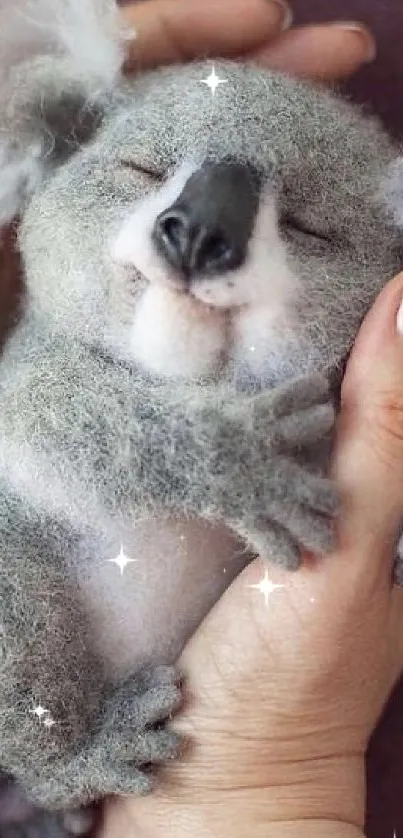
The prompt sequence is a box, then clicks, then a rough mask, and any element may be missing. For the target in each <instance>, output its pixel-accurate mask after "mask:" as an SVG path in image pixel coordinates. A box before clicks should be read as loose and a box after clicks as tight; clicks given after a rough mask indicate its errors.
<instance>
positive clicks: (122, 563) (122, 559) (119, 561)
mask: <svg viewBox="0 0 403 838" xmlns="http://www.w3.org/2000/svg"><path fill="white" fill-rule="evenodd" d="M107 561H108V562H112V564H116V565H117V566H118V568H119V569H120V575H121V576H123V571H124V569H125V567H126V565H128V564H130V562H135V561H136V559H129V558H128V557H127V556H126V554H125V552H124V550H123V545H122V544H121V545H120V552H119V555H118V556H116V558H115V559H107Z"/></svg>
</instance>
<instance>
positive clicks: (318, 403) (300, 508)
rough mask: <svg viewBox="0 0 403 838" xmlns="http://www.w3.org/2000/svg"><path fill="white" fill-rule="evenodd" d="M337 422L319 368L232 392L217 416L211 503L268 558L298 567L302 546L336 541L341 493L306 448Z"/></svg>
mask: <svg viewBox="0 0 403 838" xmlns="http://www.w3.org/2000/svg"><path fill="white" fill-rule="evenodd" d="M334 422H335V410H334V406H333V404H332V402H331V399H330V396H329V391H328V385H327V382H326V380H325V379H324V378H322V376H319V375H315V376H308V377H306V378H303V379H300V380H297V381H294V382H291V383H290V384H287V385H285V386H283V387H279V388H276V389H274V390H269V391H265V392H263V393H260V394H258V395H255V396H252V397H251V396H249V397H242V398H241V399H238V400H235V399H234V400H233V401H230V402H229V403H228V404H227V405H226V407H225V409H224V411H223V415H222V416H221V417H220V423H218V422H217V420H216V426H215V440H214V441H215V444H216V446H217V452H218V453H217V458H216V463H215V464H214V473H213V475H212V477H211V481H210V485H211V487H212V489H211V493H213V494H214V496H215V498H214V500H215V504H216V507H217V508H219V509H221V514H222V518H223V519H224V520H225V521H227V523H230V525H231V526H232V527H233V528H234V529H235V530H236V532H237V533H238V534H239V535H241V536H242V537H244V538H246V539H247V541H248V544H249V545H250V546H251V547H252V549H254V550H255V551H256V552H258V553H259V554H260V555H261V556H262V557H264V558H268V559H269V560H270V561H277V562H280V563H282V564H283V565H285V566H286V567H290V568H293V567H297V566H298V564H299V550H300V548H303V549H305V550H309V551H312V552H315V553H324V552H327V551H328V550H329V549H331V547H332V545H333V526H332V519H333V518H334V517H335V516H336V514H337V512H338V510H339V498H338V493H337V491H336V488H335V486H334V484H333V483H332V481H331V480H330V479H329V478H328V477H326V476H325V475H324V474H321V473H320V472H318V467H317V463H315V464H314V465H315V467H313V464H312V463H310V461H309V452H310V449H312V447H313V446H314V445H316V444H318V443H320V442H321V441H323V440H324V439H326V438H329V435H330V434H331V432H332V430H333V427H334ZM230 446H231V451H230V450H229V447H230ZM324 465H325V464H324ZM276 556H277V558H276Z"/></svg>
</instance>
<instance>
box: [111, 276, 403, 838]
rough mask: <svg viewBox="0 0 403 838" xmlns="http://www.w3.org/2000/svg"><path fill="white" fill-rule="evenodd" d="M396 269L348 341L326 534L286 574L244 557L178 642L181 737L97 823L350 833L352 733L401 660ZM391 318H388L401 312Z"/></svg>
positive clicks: (357, 761) (362, 728)
mask: <svg viewBox="0 0 403 838" xmlns="http://www.w3.org/2000/svg"><path fill="white" fill-rule="evenodd" d="M402 296H403V274H401V275H400V276H399V277H397V278H396V279H395V280H393V281H392V282H391V283H389V285H388V286H387V287H386V289H385V290H384V291H383V292H382V294H381V295H380V297H379V299H378V301H377V303H376V304H375V306H374V308H373V310H372V311H371V312H370V314H369V316H368V318H367V319H366V321H365V323H364V325H363V327H362V329H361V331H360V334H359V336H358V339H357V342H356V345H355V348H354V351H353V354H352V356H351V359H350V362H349V366H348V369H347V373H346V377H345V380H344V385H343V392H342V409H341V414H340V421H339V423H338V427H339V431H338V442H337V446H336V453H335V460H334V471H335V478H336V480H337V482H338V484H339V486H340V489H341V493H342V499H343V509H342V514H341V518H340V523H339V530H338V543H339V545H340V546H339V549H338V550H337V553H336V554H334V555H332V556H327V557H325V558H324V559H320V560H315V559H314V558H313V557H306V558H305V561H304V564H303V567H302V568H301V569H300V570H299V571H298V572H297V573H296V574H292V575H291V574H288V573H286V572H284V571H281V570H279V569H278V568H277V567H276V568H275V567H270V568H269V569H268V571H267V573H266V578H267V577H268V578H269V579H270V581H271V582H272V583H273V584H275V585H279V586H282V587H279V588H276V589H275V590H274V591H273V592H272V593H270V594H268V596H267V604H265V601H264V598H263V597H262V595H261V593H260V592H259V591H258V590H256V589H253V588H251V587H250V586H253V585H258V584H259V582H260V580H261V579H262V577H263V575H264V572H265V568H264V566H263V565H262V563H261V562H260V561H256V562H254V563H253V564H251V565H250V566H249V567H248V568H247V569H246V570H245V571H244V573H243V574H242V575H241V576H239V577H238V579H237V580H236V581H235V582H234V583H233V584H232V585H231V587H230V588H229V589H228V591H227V592H226V594H225V595H224V596H223V597H222V599H221V600H220V602H219V603H218V604H217V605H216V607H215V608H214V609H213V610H212V612H210V614H209V615H208V617H207V618H206V620H205V621H204V623H203V624H202V626H201V627H200V629H199V630H198V631H197V632H196V634H195V635H194V637H193V639H192V640H191V642H190V643H189V644H188V645H187V647H186V649H185V651H184V653H183V656H182V659H181V666H182V669H183V671H184V672H185V674H186V678H187V690H188V701H187V702H186V705H185V708H184V712H183V714H182V716H181V718H179V720H178V721H177V722H176V723H175V726H176V727H177V729H179V730H181V731H182V732H184V733H185V734H187V735H189V736H190V737H191V739H192V741H193V742H194V747H193V749H191V750H190V751H189V753H187V754H185V759H184V760H183V761H180V762H178V763H175V764H172V765H170V766H169V767H168V768H167V769H166V770H165V772H164V773H163V774H162V776H161V782H160V784H159V786H158V788H157V790H156V792H155V794H154V795H153V796H152V797H151V798H145V799H141V800H138V799H137V800H130V799H127V800H120V801H115V802H113V803H110V804H109V806H108V807H107V810H106V821H105V825H104V830H103V832H102V838H121V836H122V835H125V836H126V838H130V836H131V835H133V836H134V835H137V834H141V835H142V836H143V838H148V836H150V838H151V836H152V838H159V836H160V835H161V836H164V838H170V836H172V838H181V836H182V835H185V834H186V835H188V834H189V833H190V832H192V833H193V835H194V836H195V838H196V836H197V838H199V836H203V838H204V836H211V835H225V836H226V835H231V838H238V836H239V838H241V836H242V838H245V836H251V835H253V836H254V838H260V836H262V838H263V836H265V838H267V836H271V835H276V836H277V835H282V834H284V835H287V838H288V836H294V833H295V834H298V838H301V836H304V834H307V835H308V834H309V836H310V838H312V836H317V835H318V836H322V835H326V838H329V836H333V835H334V836H335V838H336V836H337V838H341V836H346V838H347V836H348V838H350V836H352V838H354V836H356V835H362V832H361V830H362V828H363V822H364V805H365V780H364V776H365V772H364V761H365V751H366V747H367V744H368V740H369V738H370V736H371V734H372V731H373V729H374V727H375V725H376V722H377V720H378V718H379V716H380V714H381V711H382V709H383V706H384V704H385V702H386V700H387V698H388V696H389V694H390V692H391V690H392V688H393V686H394V684H395V682H396V680H397V678H398V677H399V675H400V674H401V671H402V669H403V590H400V589H397V588H392V585H391V573H392V565H393V561H394V556H395V550H396V543H397V538H398V534H399V530H400V528H401V521H402V509H403V468H402V459H403V335H398V334H397V331H396V313H397V310H398V308H399V305H400V303H401V300H402ZM402 321H403V318H402Z"/></svg>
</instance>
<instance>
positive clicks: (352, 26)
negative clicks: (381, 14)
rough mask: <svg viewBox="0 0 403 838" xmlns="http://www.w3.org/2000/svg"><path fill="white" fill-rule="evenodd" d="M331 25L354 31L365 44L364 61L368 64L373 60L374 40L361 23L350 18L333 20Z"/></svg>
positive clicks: (374, 53) (374, 51) (374, 55)
mask: <svg viewBox="0 0 403 838" xmlns="http://www.w3.org/2000/svg"><path fill="white" fill-rule="evenodd" d="M331 25H332V26H338V27H339V29H345V30H347V31H348V32H354V33H356V34H357V35H359V37H360V38H361V41H362V43H363V44H364V46H365V55H366V58H365V61H366V62H367V63H368V64H370V63H371V61H374V60H375V58H376V42H375V38H374V36H373V35H372V33H371V32H370V30H369V29H368V27H367V26H365V25H364V24H363V23H356V22H355V21H350V20H346V21H344V20H342V21H339V20H337V21H335V22H334V23H333V24H331Z"/></svg>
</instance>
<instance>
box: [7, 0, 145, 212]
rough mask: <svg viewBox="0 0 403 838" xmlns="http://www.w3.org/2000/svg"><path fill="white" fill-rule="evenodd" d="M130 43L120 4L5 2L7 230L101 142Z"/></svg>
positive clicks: (101, 0) (96, 0)
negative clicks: (75, 159) (96, 139)
mask: <svg viewBox="0 0 403 838" xmlns="http://www.w3.org/2000/svg"><path fill="white" fill-rule="evenodd" d="M128 36H129V32H128V30H126V29H125V28H124V27H123V24H122V21H121V18H120V15H119V13H118V10H117V7H116V4H115V2H114V0H0V226H1V225H2V224H4V223H6V222H7V221H9V220H11V219H12V218H13V216H14V215H15V214H16V213H18V212H19V211H20V210H21V209H22V207H23V205H24V203H25V201H26V200H27V198H29V196H30V195H31V194H32V193H33V192H34V191H35V189H36V188H38V186H39V185H40V184H41V183H42V181H43V179H44V178H45V177H46V176H47V175H48V173H49V171H51V170H52V169H53V168H54V167H55V166H57V165H58V164H60V163H61V162H63V161H64V160H66V159H67V158H68V157H69V156H70V155H72V154H73V153H74V151H76V150H77V149H78V148H79V147H80V146H81V145H82V144H83V143H85V142H86V141H88V140H89V139H90V138H91V137H92V136H93V135H94V133H95V131H96V129H97V127H98V126H99V124H100V122H101V120H102V117H103V113H104V111H105V108H106V107H107V103H108V101H110V100H111V94H112V93H113V90H114V89H115V88H116V86H117V85H118V83H119V81H120V77H121V76H120V74H121V68H122V65H123V61H124V42H125V40H127V38H128Z"/></svg>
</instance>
